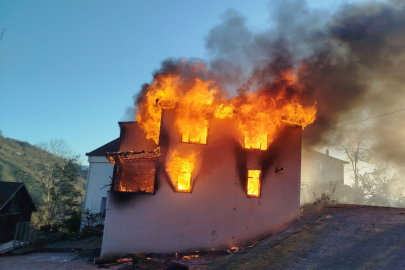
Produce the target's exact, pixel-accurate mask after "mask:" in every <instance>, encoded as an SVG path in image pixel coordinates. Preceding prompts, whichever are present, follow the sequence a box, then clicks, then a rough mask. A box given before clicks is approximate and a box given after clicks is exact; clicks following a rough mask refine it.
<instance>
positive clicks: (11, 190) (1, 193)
mask: <svg viewBox="0 0 405 270" xmlns="http://www.w3.org/2000/svg"><path fill="white" fill-rule="evenodd" d="M20 189H23V190H24V192H25V193H26V194H27V196H28V198H29V201H30V202H31V204H32V208H33V211H37V209H36V207H35V203H34V201H33V200H32V198H31V195H30V194H29V192H28V190H27V188H26V187H25V184H24V183H21V182H1V181H0V210H1V209H3V207H4V206H5V205H6V204H7V203H8V202H9V201H10V200H11V199H12V198H13V197H14V196H15V195H16V194H17V192H18V191H19V190H20Z"/></svg>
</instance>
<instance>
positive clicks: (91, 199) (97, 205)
mask: <svg viewBox="0 0 405 270" xmlns="http://www.w3.org/2000/svg"><path fill="white" fill-rule="evenodd" d="M88 161H89V163H90V165H89V173H88V175H87V186H86V198H85V200H84V210H86V209H89V210H91V211H92V212H93V213H100V209H101V201H102V197H107V191H108V190H109V187H105V185H109V184H110V183H111V178H110V177H112V176H113V171H114V165H113V164H111V163H110V162H109V161H108V159H107V158H105V157H104V156H89V158H88ZM82 226H83V224H82Z"/></svg>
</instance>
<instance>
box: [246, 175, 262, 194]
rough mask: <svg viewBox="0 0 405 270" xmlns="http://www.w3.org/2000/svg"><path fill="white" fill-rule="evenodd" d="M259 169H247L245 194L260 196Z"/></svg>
mask: <svg viewBox="0 0 405 270" xmlns="http://www.w3.org/2000/svg"><path fill="white" fill-rule="evenodd" d="M260 173H261V172H260V170H248V183H247V195H248V196H252V197H259V196H260Z"/></svg>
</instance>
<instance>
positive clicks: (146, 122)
mask: <svg viewBox="0 0 405 270" xmlns="http://www.w3.org/2000/svg"><path fill="white" fill-rule="evenodd" d="M183 64H184V61H183ZM187 65H188V67H189V72H188V73H187V76H185V75H181V74H178V73H173V74H170V73H169V74H166V73H160V74H158V75H156V76H155V79H154V81H153V83H152V84H151V85H149V86H148V89H147V92H146V95H145V98H144V99H143V101H142V103H141V104H139V107H138V115H137V117H136V119H137V121H138V122H139V125H140V127H141V128H142V129H143V130H144V131H145V132H146V134H147V138H152V139H153V140H154V141H155V142H156V143H157V144H158V143H159V132H160V121H161V113H162V109H174V108H175V110H176V116H175V117H176V120H175V124H176V126H177V128H178V129H179V131H180V133H181V135H182V137H181V140H182V142H190V143H200V144H207V136H208V124H209V119H210V118H212V117H216V118H220V119H224V118H235V119H236V120H237V121H238V123H239V129H240V130H241V132H242V133H243V135H244V140H243V145H244V147H245V148H253V149H261V150H266V149H268V146H269V145H270V144H271V143H272V141H273V140H274V134H275V131H276V130H277V128H278V127H279V126H280V124H281V122H282V121H283V122H286V123H289V124H293V125H299V126H301V127H302V128H305V127H306V126H307V125H309V124H311V123H313V122H314V121H315V118H316V107H315V105H316V104H315V105H313V106H307V107H304V106H303V105H302V104H300V100H301V92H302V89H301V87H300V86H299V84H298V83H297V79H296V77H295V73H294V71H293V70H292V69H289V70H286V71H285V72H283V73H281V74H280V75H279V76H278V77H277V78H276V79H275V80H274V81H273V82H272V83H267V84H265V85H264V86H261V87H258V89H256V90H255V89H253V90H252V89H251V88H253V87H249V89H240V91H239V92H240V93H241V94H240V95H239V96H236V97H234V98H233V99H228V100H225V99H224V96H225V95H224V94H223V93H224V92H223V91H222V90H221V89H219V87H218V86H217V84H216V82H215V81H213V80H204V79H201V78H200V77H199V76H197V75H195V76H194V77H193V74H194V73H195V72H196V71H198V72H200V73H201V72H208V71H206V70H207V69H206V67H205V65H204V64H203V63H201V62H198V63H194V64H190V63H187ZM193 72H194V73H193ZM206 77H208V76H206Z"/></svg>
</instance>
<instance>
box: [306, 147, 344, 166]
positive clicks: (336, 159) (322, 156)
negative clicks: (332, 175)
mask: <svg viewBox="0 0 405 270" xmlns="http://www.w3.org/2000/svg"><path fill="white" fill-rule="evenodd" d="M303 150H304V151H305V152H307V153H310V154H312V155H315V156H318V157H319V158H323V159H330V160H333V161H336V162H341V163H343V164H349V162H347V161H345V160H341V159H338V158H335V157H332V156H329V155H327V154H324V153H321V152H318V151H315V150H312V149H303Z"/></svg>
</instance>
